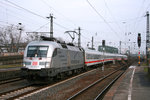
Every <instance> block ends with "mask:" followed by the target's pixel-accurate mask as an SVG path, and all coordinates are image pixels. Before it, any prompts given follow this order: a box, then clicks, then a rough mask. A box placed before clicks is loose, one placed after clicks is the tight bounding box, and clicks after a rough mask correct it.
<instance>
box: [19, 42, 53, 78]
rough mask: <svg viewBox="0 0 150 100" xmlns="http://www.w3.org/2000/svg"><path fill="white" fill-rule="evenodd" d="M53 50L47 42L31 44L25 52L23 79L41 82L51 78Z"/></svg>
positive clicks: (22, 69)
mask: <svg viewBox="0 0 150 100" xmlns="http://www.w3.org/2000/svg"><path fill="white" fill-rule="evenodd" d="M52 52H53V48H52V46H51V45H50V44H49V43H46V42H40V41H36V42H31V43H29V44H28V45H27V47H26V49H25V52H24V59H23V67H22V68H21V71H22V75H21V76H22V77H24V78H26V79H28V80H34V79H35V80H39V79H43V78H46V77H48V76H49V74H50V72H51V69H50V65H51V58H52Z"/></svg>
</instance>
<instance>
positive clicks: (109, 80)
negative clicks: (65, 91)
mask: <svg viewBox="0 0 150 100" xmlns="http://www.w3.org/2000/svg"><path fill="white" fill-rule="evenodd" d="M123 73H124V71H123V70H120V69H119V70H116V71H114V72H112V73H110V74H108V75H106V76H104V77H103V78H100V79H99V80H97V81H95V82H94V83H92V84H90V85H89V86H87V87H86V88H84V89H82V90H81V91H79V92H77V93H76V94H74V95H73V96H71V97H69V98H68V99H67V100H79V99H80V100H101V99H102V98H103V96H104V94H105V93H106V91H107V90H108V89H109V88H110V86H111V85H112V84H113V83H114V82H115V81H116V80H117V79H118V78H119V77H120V76H121V75H122V74H123Z"/></svg>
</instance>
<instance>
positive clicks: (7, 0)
mask: <svg viewBox="0 0 150 100" xmlns="http://www.w3.org/2000/svg"><path fill="white" fill-rule="evenodd" d="M5 1H6V2H8V3H10V4H12V5H14V6H16V7H18V8H21V9H23V10H24V11H26V12H28V13H31V14H33V15H35V16H38V17H40V18H42V19H45V20H47V18H46V17H43V16H41V15H39V14H37V13H35V12H33V11H30V10H28V9H26V8H23V7H21V6H19V5H17V4H15V3H13V2H11V1H9V0H5ZM54 24H56V25H57V26H59V27H61V28H63V29H68V28H66V27H64V26H63V25H60V24H58V23H56V22H54Z"/></svg>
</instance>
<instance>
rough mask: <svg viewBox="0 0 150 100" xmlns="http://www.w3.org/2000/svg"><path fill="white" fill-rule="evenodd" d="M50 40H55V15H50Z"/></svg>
mask: <svg viewBox="0 0 150 100" xmlns="http://www.w3.org/2000/svg"><path fill="white" fill-rule="evenodd" d="M50 26H51V27H50V38H53V15H52V14H50Z"/></svg>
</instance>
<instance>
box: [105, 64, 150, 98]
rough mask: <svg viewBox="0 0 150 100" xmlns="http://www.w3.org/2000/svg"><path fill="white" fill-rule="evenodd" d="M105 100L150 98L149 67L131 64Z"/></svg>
mask: <svg viewBox="0 0 150 100" xmlns="http://www.w3.org/2000/svg"><path fill="white" fill-rule="evenodd" d="M103 100H150V76H149V75H148V72H147V67H144V66H130V67H129V68H128V69H127V70H126V72H125V73H124V74H123V75H122V76H121V77H120V78H119V79H118V80H117V81H116V83H114V85H113V86H112V87H111V88H110V90H109V91H108V92H107V93H106V95H105V97H104V99H103Z"/></svg>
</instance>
